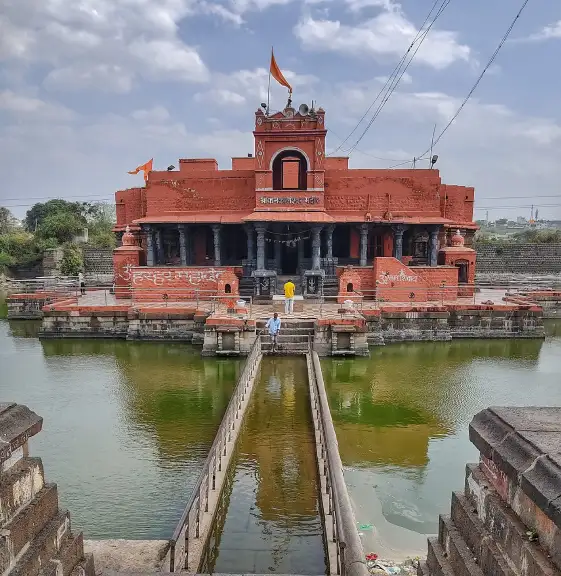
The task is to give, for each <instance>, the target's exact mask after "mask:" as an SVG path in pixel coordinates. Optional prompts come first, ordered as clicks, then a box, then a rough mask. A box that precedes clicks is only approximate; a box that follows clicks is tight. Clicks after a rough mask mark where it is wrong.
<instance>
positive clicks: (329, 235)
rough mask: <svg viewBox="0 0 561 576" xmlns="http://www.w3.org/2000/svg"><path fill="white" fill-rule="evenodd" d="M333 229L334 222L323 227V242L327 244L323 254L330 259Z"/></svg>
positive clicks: (331, 255)
mask: <svg viewBox="0 0 561 576" xmlns="http://www.w3.org/2000/svg"><path fill="white" fill-rule="evenodd" d="M334 230H335V224H330V225H329V226H328V227H327V228H326V229H325V243H326V246H327V254H326V255H325V257H326V258H328V259H330V260H331V259H332V258H333V231H334Z"/></svg>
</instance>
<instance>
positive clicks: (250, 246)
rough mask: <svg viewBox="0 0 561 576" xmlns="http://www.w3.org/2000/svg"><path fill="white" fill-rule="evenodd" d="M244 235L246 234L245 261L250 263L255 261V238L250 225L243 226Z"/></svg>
mask: <svg viewBox="0 0 561 576" xmlns="http://www.w3.org/2000/svg"><path fill="white" fill-rule="evenodd" d="M244 230H245V233H246V234H247V259H248V260H249V261H250V262H253V260H255V238H254V237H253V233H254V230H253V227H252V226H251V224H245V225H244Z"/></svg>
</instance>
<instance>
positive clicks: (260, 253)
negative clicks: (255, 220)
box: [255, 223, 267, 270]
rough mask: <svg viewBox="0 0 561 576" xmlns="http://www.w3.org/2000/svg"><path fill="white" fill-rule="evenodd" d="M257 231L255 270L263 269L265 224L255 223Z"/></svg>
mask: <svg viewBox="0 0 561 576" xmlns="http://www.w3.org/2000/svg"><path fill="white" fill-rule="evenodd" d="M255 230H256V232H257V270H265V231H266V230H267V225H266V224H262V223H259V224H255Z"/></svg>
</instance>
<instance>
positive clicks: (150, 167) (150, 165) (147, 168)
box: [128, 158, 154, 182]
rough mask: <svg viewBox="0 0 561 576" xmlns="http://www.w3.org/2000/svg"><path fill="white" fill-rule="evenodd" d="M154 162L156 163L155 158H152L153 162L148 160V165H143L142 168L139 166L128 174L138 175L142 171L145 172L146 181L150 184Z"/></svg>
mask: <svg viewBox="0 0 561 576" xmlns="http://www.w3.org/2000/svg"><path fill="white" fill-rule="evenodd" d="M153 162H154V158H152V159H151V160H148V162H146V164H143V165H142V166H138V167H137V168H135V169H134V170H131V171H130V172H128V174H138V173H139V172H140V171H142V172H144V181H145V182H148V172H151V171H152V163H153Z"/></svg>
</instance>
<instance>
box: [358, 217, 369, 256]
mask: <svg viewBox="0 0 561 576" xmlns="http://www.w3.org/2000/svg"><path fill="white" fill-rule="evenodd" d="M367 255H368V224H361V225H360V263H359V265H360V266H366V264H367Z"/></svg>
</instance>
